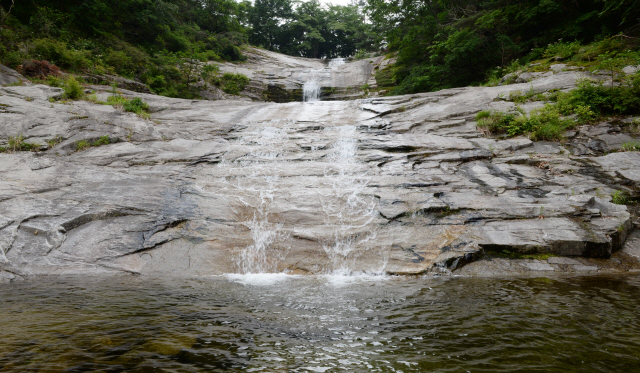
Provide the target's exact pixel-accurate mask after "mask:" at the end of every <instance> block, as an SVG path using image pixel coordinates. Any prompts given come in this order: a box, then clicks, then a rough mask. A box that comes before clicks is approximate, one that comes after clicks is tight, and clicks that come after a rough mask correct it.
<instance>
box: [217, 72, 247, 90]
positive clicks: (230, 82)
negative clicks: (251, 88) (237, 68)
mask: <svg viewBox="0 0 640 373" xmlns="http://www.w3.org/2000/svg"><path fill="white" fill-rule="evenodd" d="M247 84H249V78H247V76H246V75H243V74H232V73H224V74H223V75H222V77H221V78H219V79H217V80H216V85H218V86H220V88H221V89H222V90H223V91H224V92H225V93H228V94H231V95H237V94H238V93H240V91H242V90H243V89H244V87H245V86H246V85H247Z"/></svg>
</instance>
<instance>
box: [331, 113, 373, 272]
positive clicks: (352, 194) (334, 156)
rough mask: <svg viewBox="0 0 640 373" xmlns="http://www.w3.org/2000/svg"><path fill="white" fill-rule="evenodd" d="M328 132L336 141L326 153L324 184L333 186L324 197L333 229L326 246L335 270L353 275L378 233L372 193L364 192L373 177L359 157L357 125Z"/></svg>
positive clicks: (332, 129)
mask: <svg viewBox="0 0 640 373" xmlns="http://www.w3.org/2000/svg"><path fill="white" fill-rule="evenodd" d="M326 131H328V132H334V133H335V134H334V138H336V141H335V142H334V144H333V145H332V146H331V150H330V153H329V154H328V155H327V161H328V162H327V163H326V164H325V170H324V183H326V184H328V185H329V186H330V192H329V193H328V194H326V195H322V196H321V201H322V208H323V211H324V213H325V214H326V221H327V223H328V224H329V225H331V226H332V231H333V232H332V237H331V239H330V240H327V241H325V242H324V243H323V248H324V250H325V252H326V253H327V256H328V257H329V260H330V262H331V269H330V271H331V272H332V273H337V274H350V272H351V269H350V268H352V265H353V261H355V260H356V259H357V258H358V256H359V255H361V254H362V252H363V251H364V250H366V244H367V242H368V241H370V240H372V239H373V238H375V235H376V232H375V230H373V229H371V228H370V225H371V223H372V221H373V220H374V218H375V217H376V215H377V213H376V210H375V207H376V203H375V200H374V197H373V196H370V195H366V194H365V193H364V191H365V189H366V188H367V184H368V183H369V180H370V177H369V176H368V175H367V171H368V170H367V168H366V166H365V165H363V164H362V163H361V162H360V161H359V160H358V158H357V149H358V145H357V141H358V140H357V136H358V131H357V128H356V126H353V125H351V126H341V127H338V128H329V129H327V130H326ZM363 247H364V249H363ZM358 248H360V249H358Z"/></svg>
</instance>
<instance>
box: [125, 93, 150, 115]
mask: <svg viewBox="0 0 640 373" xmlns="http://www.w3.org/2000/svg"><path fill="white" fill-rule="evenodd" d="M122 107H123V108H124V111H128V112H131V113H136V114H138V115H141V114H142V113H144V112H149V105H148V104H147V103H146V102H144V101H142V99H141V98H140V97H134V98H132V99H131V100H125V101H124V103H123V105H122Z"/></svg>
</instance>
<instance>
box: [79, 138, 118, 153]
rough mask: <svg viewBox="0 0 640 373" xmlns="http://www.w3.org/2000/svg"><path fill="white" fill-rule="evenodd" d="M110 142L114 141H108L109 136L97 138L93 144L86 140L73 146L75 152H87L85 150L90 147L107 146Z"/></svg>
mask: <svg viewBox="0 0 640 373" xmlns="http://www.w3.org/2000/svg"><path fill="white" fill-rule="evenodd" d="M112 142H115V141H112V139H110V138H109V136H100V138H98V140H96V141H94V142H90V141H88V140H79V141H77V142H76V144H75V150H76V151H77V152H80V151H83V150H87V149H89V148H91V147H97V146H102V145H109V144H110V143H112Z"/></svg>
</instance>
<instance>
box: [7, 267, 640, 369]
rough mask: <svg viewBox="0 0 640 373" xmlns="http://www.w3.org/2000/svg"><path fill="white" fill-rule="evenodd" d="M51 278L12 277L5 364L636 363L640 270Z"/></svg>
mask: <svg viewBox="0 0 640 373" xmlns="http://www.w3.org/2000/svg"><path fill="white" fill-rule="evenodd" d="M246 281H247V277H242V276H240V277H239V278H234V277H233V276H215V277H207V278H194V279H182V280H179V281H178V280H176V279H155V280H153V279H148V278H146V279H145V278H136V277H114V278H110V279H108V280H107V281H105V279H104V278H95V279H93V278H82V279H78V278H63V277H60V278H51V279H49V280H47V283H46V286H42V285H43V284H42V282H41V281H25V282H21V283H12V284H9V285H2V286H0V307H1V309H2V310H3V316H2V317H1V318H0V330H2V338H1V339H0V371H2V372H63V371H64V372H86V371H100V372H301V373H302V372H405V373H406V372H568V371H572V372H576V371H579V372H633V371H638V368H640V354H638V351H640V278H639V277H615V278H609V277H572V278H564V279H563V278H558V279H550V278H532V279H511V280H505V279H471V278H451V277H449V278H444V277H443V278H399V277H395V278H393V277H379V276H378V277H346V276H342V277H340V276H311V277H310V276H287V275H280V276H279V277H278V276H275V275H270V282H269V283H268V285H265V284H264V283H260V282H258V283H257V284H256V283H250V282H246Z"/></svg>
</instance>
